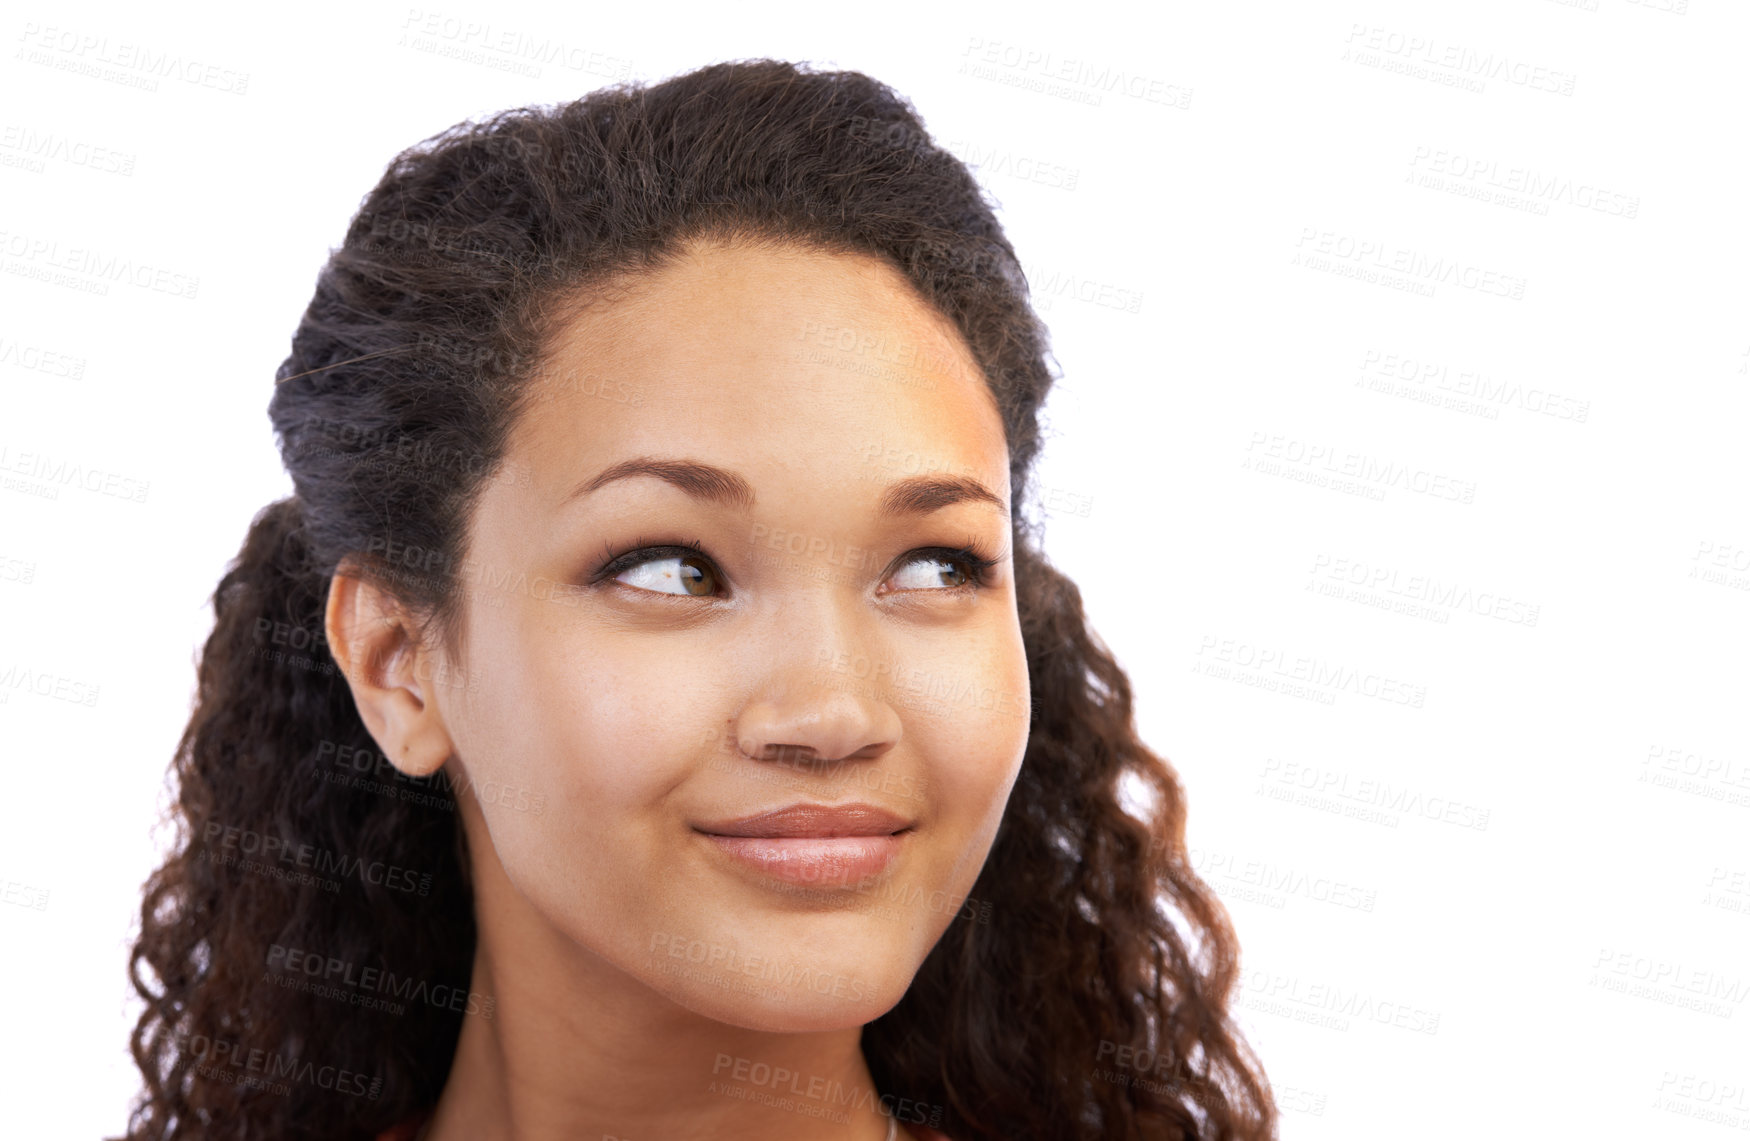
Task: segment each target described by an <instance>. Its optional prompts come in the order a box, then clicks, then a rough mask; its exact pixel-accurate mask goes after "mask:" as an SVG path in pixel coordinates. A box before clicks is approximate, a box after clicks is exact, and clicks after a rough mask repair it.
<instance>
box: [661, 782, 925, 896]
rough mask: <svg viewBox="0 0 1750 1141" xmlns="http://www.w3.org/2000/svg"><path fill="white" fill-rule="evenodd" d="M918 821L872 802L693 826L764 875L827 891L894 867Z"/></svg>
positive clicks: (860, 883)
mask: <svg viewBox="0 0 1750 1141" xmlns="http://www.w3.org/2000/svg"><path fill="white" fill-rule="evenodd" d="M915 829H916V823H915V822H914V821H911V820H908V819H906V818H905V817H903V816H900V815H899V814H897V813H895V812H890V811H888V810H887V809H884V808H880V807H877V806H875V805H872V804H813V803H806V804H792V805H789V806H787V807H784V808H779V809H774V810H771V811H766V812H759V813H755V814H753V815H751V816H743V817H740V818H738V819H733V820H721V821H716V822H713V823H708V824H696V825H694V826H693V830H694V831H695V832H698V833H699V834H700V835H702V836H704V837H705V838H706V839H707V840H709V841H710V842H711V846H712V847H713V848H715V849H716V850H717V851H718V852H720V853H722V854H723V855H725V856H727V857H729V858H730V859H731V860H732V861H734V862H735V863H736V864H738V865H740V866H741V868H742V869H744V870H746V871H751V872H753V873H755V874H756V875H757V876H759V877H760V878H762V879H768V880H777V881H780V882H783V883H787V884H795V885H799V886H803V887H813V888H822V889H832V888H857V887H864V886H867V885H868V884H869V883H870V882H872V881H874V880H875V879H876V878H878V877H879V876H881V874H882V873H883V872H885V871H887V870H888V869H889V868H891V867H892V866H893V864H894V862H895V860H897V859H898V858H899V856H900V854H901V852H902V851H903V850H904V849H905V848H906V847H907V841H906V837H907V836H908V835H910V834H911V833H912V832H913V831H914V830H915Z"/></svg>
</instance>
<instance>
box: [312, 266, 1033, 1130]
mask: <svg viewBox="0 0 1750 1141" xmlns="http://www.w3.org/2000/svg"><path fill="white" fill-rule="evenodd" d="M568 312H570V313H571V316H569V318H568V319H567V320H566V322H565V323H564V324H563V326H562V327H561V328H560V330H559V332H558V333H557V334H556V335H555V337H554V339H553V343H552V345H551V346H550V347H551V350H552V351H551V353H550V356H549V360H548V364H547V367H546V368H545V369H544V370H543V371H542V372H541V374H540V375H538V376H537V377H535V378H534V379H533V380H532V381H531V382H530V383H531V384H533V385H535V386H536V387H535V388H534V389H533V390H532V391H531V396H532V397H533V399H532V400H531V401H530V402H529V404H528V405H527V406H526V409H525V411H524V412H523V414H522V415H521V416H520V417H519V419H518V420H517V422H516V425H515V427H514V430H513V432H512V435H511V438H510V440H509V443H508V446H507V449H506V456H505V464H504V466H503V468H502V469H501V471H502V472H519V473H525V475H526V478H515V479H512V478H495V479H493V480H490V481H489V482H488V485H487V487H486V489H485V491H484V493H483V494H482V496H481V498H480V500H479V501H478V504H477V507H476V509H475V512H474V514H473V515H472V517H471V519H470V522H469V527H468V533H467V539H466V543H467V560H468V565H469V570H468V571H467V572H466V577H467V579H468V581H467V582H465V583H464V587H465V589H467V590H468V591H469V594H468V598H467V603H466V607H465V615H466V617H465V622H464V634H463V641H462V647H461V649H460V650H459V651H458V653H457V654H456V655H455V656H451V655H450V654H449V653H448V652H446V650H445V649H444V648H443V647H441V646H438V645H435V644H430V643H435V639H428V644H424V645H422V644H420V643H419V642H418V641H417V640H416V639H415V638H414V637H413V636H412V632H413V631H414V630H415V629H416V628H417V627H416V624H415V622H414V620H413V618H412V616H410V615H409V614H407V613H406V612H405V611H404V610H403V609H401V607H400V606H399V605H398V604H397V603H396V601H395V600H394V599H393V598H392V597H391V596H390V595H388V594H386V593H384V592H382V591H380V590H378V589H376V588H375V587H373V586H371V585H369V584H367V583H365V582H363V581H362V580H361V579H359V578H357V577H355V576H353V575H352V574H349V573H345V571H344V570H343V572H342V573H340V574H337V575H336V576H335V577H334V580H333V583H332V586H331V590H330V594H329V600H328V612H327V634H328V640H329V645H330V646H331V647H332V649H333V651H334V653H335V656H336V659H337V661H338V663H339V664H340V666H341V668H342V670H343V671H344V672H345V674H346V677H347V680H348V682H349V683H350V685H351V688H352V693H353V696H354V698H355V700H356V702H357V705H358V709H359V712H360V714H361V716H362V717H363V720H364V723H365V725H366V727H367V728H368V729H369V730H370V733H371V735H372V737H374V738H375V739H376V741H377V743H378V745H379V746H380V747H381V748H382V750H383V752H384V754H385V755H386V756H387V757H389V758H390V759H391V760H392V761H393V762H394V763H395V764H396V765H397V766H398V767H399V768H400V769H401V770H402V771H403V772H405V773H407V774H409V775H412V776H425V775H429V774H431V773H433V772H435V771H436V770H437V769H438V768H440V767H442V766H444V765H446V764H447V765H449V766H450V769H449V772H450V774H451V776H452V777H453V778H454V779H456V780H457V781H458V782H459V784H460V787H461V788H462V789H463V794H462V795H460V796H459V797H458V800H459V806H460V811H461V815H462V821H463V826H464V828H465V829H466V832H467V839H468V842H469V850H470V858H471V862H472V874H473V890H474V906H475V911H476V915H477V918H478V927H479V939H478V944H477V948H476V951H475V957H474V972H473V981H472V989H473V991H474V992H475V993H476V994H477V995H478V996H482V997H487V996H489V997H490V998H491V999H492V1005H493V1012H492V1014H491V1017H486V1016H485V1014H484V1013H482V1012H474V1013H469V1014H467V1015H466V1016H465V1017H464V1019H463V1023H462V1032H461V1038H460V1040H459V1042H458V1045H457V1049H456V1057H455V1063H454V1066H453V1068H452V1071H451V1073H450V1077H449V1080H448V1083H447V1084H446V1086H445V1087H444V1091H443V1095H442V1097H441V1099H440V1101H439V1103H438V1107H437V1111H436V1114H435V1115H434V1117H433V1119H432V1122H431V1126H430V1128H429V1129H428V1130H427V1132H426V1135H425V1136H426V1141H560V1139H564V1141H574V1139H576V1138H580V1137H588V1138H592V1139H594V1138H598V1137H616V1138H627V1139H631V1141H649V1139H652V1138H719V1139H730V1141H736V1139H747V1141H753V1139H756V1138H758V1139H761V1141H790V1139H794V1141H801V1139H804V1138H806V1139H810V1141H813V1139H818V1138H824V1137H831V1138H843V1139H844V1141H880V1139H881V1138H883V1137H885V1136H886V1131H887V1124H888V1122H887V1118H886V1116H884V1115H883V1113H882V1112H881V1111H880V1108H878V1103H877V1100H876V1098H877V1095H876V1093H875V1090H874V1086H873V1083H872V1081H871V1078H870V1075H869V1070H868V1067H867V1065H866V1064H865V1061H864V1058H863V1054H862V1049H861V1045H860V1036H861V1031H862V1028H863V1026H864V1024H866V1023H868V1022H870V1021H871V1020H873V1019H875V1018H877V1017H879V1016H880V1015H882V1014H884V1013H885V1012H887V1011H888V1010H890V1009H891V1008H892V1007H893V1006H894V1004H896V1003H897V1002H898V1001H899V999H900V998H901V997H902V996H903V995H904V993H905V991H906V989H907V987H908V986H910V984H911V981H912V978H913V976H914V975H915V974H916V972H917V970H918V968H919V966H920V965H921V964H922V962H923V960H924V957H925V956H926V955H927V954H928V953H929V951H930V949H931V948H932V947H933V946H934V945H935V944H936V943H937V941H938V940H939V939H940V937H941V936H942V934H943V932H944V931H945V930H946V929H947V927H948V925H949V924H950V923H952V922H968V921H969V920H968V919H967V918H965V917H964V915H965V912H966V911H968V910H970V908H969V907H965V906H963V901H965V899H966V896H967V893H968V892H970V890H971V888H972V885H973V883H974V881H975V880H976V878H977V877H978V874H979V871H980V870H981V868H982V867H983V864H984V862H985V858H986V856H987V855H988V854H989V851H990V847H991V844H992V842H993V840H994V839H995V836H996V831H997V827H998V825H999V823H1000V822H1001V819H1002V814H1003V809H1004V806H1005V805H1006V804H1007V801H1008V797H1009V793H1010V790H1011V789H1012V787H1013V785H1014V781H1015V778H1016V776H1017V774H1018V772H1019V769H1020V765H1021V759H1022V755H1023V752H1024V750H1025V747H1026V741H1027V726H1028V719H1029V700H1028V677H1027V666H1026V658H1025V654H1024V650H1023V647H1022V642H1021V630H1020V623H1019V619H1018V616H1017V612H1016V602H1015V591H1014V578H1013V565H1012V562H1011V561H1010V558H1009V555H1010V526H1009V519H1008V514H1007V506H1006V505H1007V504H1008V502H1009V498H1010V487H1009V478H1008V451H1007V446H1006V443H1005V440H1004V435H1003V427H1002V421H1001V418H1000V417H999V415H998V412H997V408H996V404H995V399H994V397H993V396H992V394H991V393H990V391H989V388H988V386H987V384H986V382H985V380H984V377H983V375H982V373H981V371H980V370H979V368H978V366H977V364H976V362H975V361H974V360H973V358H972V355H971V353H970V351H969V350H968V348H967V347H966V344H965V342H964V340H963V339H962V338H961V337H960V335H959V333H958V331H957V330H955V328H954V327H953V325H952V323H951V322H949V321H948V320H947V319H946V318H945V317H943V316H942V315H941V314H940V313H938V312H937V311H936V310H935V309H934V308H932V307H931V306H930V305H928V304H927V303H925V302H924V301H923V300H921V299H920V298H919V297H918V296H917V294H916V293H915V292H913V290H912V288H911V286H910V284H909V282H908V281H907V280H906V279H905V277H904V276H903V275H902V274H901V273H900V272H899V271H898V270H896V269H894V268H892V267H891V266H889V265H887V264H886V263H885V262H882V261H880V260H879V259H875V258H872V257H866V256H862V255H851V254H841V253H824V252H820V251H815V250H807V249H801V248H797V247H792V246H779V247H774V246H769V245H768V246H766V247H764V248H760V247H755V246H752V245H737V246H729V245H723V244H719V243H704V244H696V245H694V246H692V247H690V248H689V250H688V252H687V254H686V256H685V257H684V258H683V259H682V260H681V261H679V262H678V263H676V264H673V265H670V266H668V267H665V268H663V269H660V270H657V271H655V272H652V273H648V274H646V275H644V276H641V277H637V278H635V279H633V280H632V281H631V282H630V283H629V288H627V289H625V290H622V291H617V292H616V293H614V294H613V295H612V296H611V297H609V298H606V299H602V300H598V301H597V302H595V303H592V304H590V305H588V306H586V307H578V308H577V309H576V310H575V311H568ZM637 460H660V461H663V462H665V463H668V464H669V465H670V466H668V467H665V468H661V469H660V471H658V472H657V473H655V474H652V473H650V472H642V473H639V472H633V473H631V474H623V477H622V478H611V479H608V480H607V481H606V482H601V481H600V480H599V479H598V477H603V476H604V475H612V474H614V470H615V469H616V467H617V465H621V464H622V463H624V462H626V461H637ZM676 461H686V462H688V463H691V464H698V465H709V467H710V468H711V469H716V470H715V471H704V472H703V473H701V471H700V470H699V469H691V468H685V467H682V466H676ZM618 470H619V471H620V472H621V473H625V472H626V471H627V470H628V469H625V468H618ZM664 473H666V474H664ZM908 481H911V482H910V483H909V484H908ZM918 481H926V482H927V483H928V485H927V486H922V487H920V486H919V482H918ZM929 481H933V482H929ZM592 482H595V483H597V484H598V486H595V487H594V488H593V489H589V487H590V484H591V483H592ZM974 484H976V485H981V486H982V489H983V490H984V491H987V492H988V493H989V499H990V500H994V501H995V502H991V501H989V500H987V499H985V498H983V497H981V496H980V495H978V494H977V488H975V487H974ZM907 487H909V488H910V490H911V491H913V493H914V495H913V498H912V502H911V503H910V509H909V510H908V509H901V508H897V507H896V508H895V509H894V510H891V511H889V510H884V508H887V507H890V506H893V505H894V501H895V500H896V499H897V496H896V492H897V491H902V490H905V489H906V488H907ZM695 541H696V542H697V543H698V544H699V546H700V547H701V548H702V550H703V552H704V554H703V555H698V554H695V553H693V552H691V551H681V552H678V553H677V552H673V551H667V552H664V551H657V552H652V553H650V554H649V556H648V557H647V558H645V561H643V562H642V563H640V564H638V565H636V566H630V567H627V568H625V569H623V570H619V571H615V572H614V573H613V574H611V575H610V576H608V577H601V576H599V575H598V573H597V572H598V571H599V570H600V569H601V567H602V566H603V564H605V563H606V562H607V561H608V556H610V555H618V554H621V553H624V552H627V551H631V550H637V549H641V548H646V547H661V546H673V545H684V544H687V543H690V542H695ZM965 547H971V548H972V549H974V550H976V551H978V553H980V554H983V555H986V556H991V557H995V558H996V559H997V560H998V561H997V562H996V563H995V565H994V566H992V567H991V568H990V569H989V571H988V572H986V573H987V575H988V581H987V583H986V584H985V585H983V586H977V585H974V584H973V580H972V578H971V576H970V575H969V574H968V570H969V568H968V566H967V565H966V564H965V563H963V562H961V561H959V560H958V559H957V558H956V557H955V556H952V555H951V554H946V553H944V549H946V550H947V551H950V552H951V551H954V550H958V549H960V548H965ZM798 801H813V802H850V801H858V802H864V803H870V804H874V805H877V806H880V807H883V808H887V809H890V810H892V811H895V812H897V813H899V814H900V815H902V816H904V817H905V818H906V819H908V820H910V821H912V822H913V825H914V827H913V830H912V831H911V832H910V833H908V834H906V835H905V836H904V837H903V839H902V842H901V850H900V853H899V856H898V858H897V860H896V861H895V862H894V864H892V865H891V866H890V867H889V868H888V869H887V871H886V872H885V873H884V874H883V876H882V877H881V878H879V879H878V880H875V881H864V882H861V883H857V884H843V883H840V884H832V883H828V884H824V885H822V886H819V887H808V888H798V887H797V886H796V885H792V884H783V883H779V882H777V881H775V880H772V879H771V878H769V877H767V876H765V875H763V874H761V873H759V872H756V871H753V870H751V869H749V868H747V867H745V866H744V865H742V864H740V863H737V862H735V861H732V860H730V859H728V858H727V857H725V856H724V854H723V853H722V852H721V851H720V850H719V849H718V847H717V845H715V844H714V843H713V842H712V841H710V840H708V839H707V838H706V837H705V836H704V835H703V834H701V832H699V831H698V830H697V826H698V825H700V824H702V823H705V822H710V821H721V820H725V819H730V818H736V817H742V816H747V815H751V814H753V813H756V812H759V811H763V810H767V809H772V808H778V807H782V806H785V805H789V804H793V803H796V802H798ZM971 905H972V906H975V905H976V901H971ZM957 916H959V917H957ZM785 1072H787V1073H785ZM894 1092H895V1093H898V1094H903V1093H904V1092H905V1091H894ZM765 1095H770V1097H771V1098H773V1099H777V1098H785V1097H787V1098H790V1099H791V1100H792V1101H793V1103H794V1104H795V1105H797V1106H800V1107H802V1108H800V1109H790V1108H785V1107H781V1106H774V1105H768V1104H764V1103H763V1101H762V1100H761V1099H762V1097H764V1096H765ZM884 1108H885V1109H886V1110H887V1111H888V1112H890V1113H892V1114H894V1115H895V1116H897V1117H898V1119H899V1122H900V1127H901V1128H900V1134H899V1135H900V1136H901V1137H906V1136H911V1133H910V1131H909V1130H908V1129H907V1128H906V1126H907V1125H908V1124H909V1123H911V1122H919V1121H926V1120H928V1118H929V1115H930V1114H931V1113H933V1112H935V1107H932V1106H919V1105H916V1104H915V1103H910V1102H905V1103H899V1102H895V1101H894V1100H893V1099H892V1098H890V1099H889V1100H888V1101H887V1102H886V1103H885V1106H884ZM817 1114H818V1115H817ZM829 1114H830V1116H827V1115H829ZM835 1118H837V1119H838V1120H835ZM846 1118H848V1120H846Z"/></svg>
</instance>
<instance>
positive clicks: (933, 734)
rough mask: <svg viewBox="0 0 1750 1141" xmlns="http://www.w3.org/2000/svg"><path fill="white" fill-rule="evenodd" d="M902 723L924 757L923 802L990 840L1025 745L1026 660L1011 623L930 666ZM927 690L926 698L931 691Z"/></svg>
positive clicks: (974, 640)
mask: <svg viewBox="0 0 1750 1141" xmlns="http://www.w3.org/2000/svg"><path fill="white" fill-rule="evenodd" d="M930 682H931V684H930V686H929V687H928V688H926V690H925V692H924V693H923V694H921V695H920V694H916V693H913V694H912V695H911V697H910V698H908V700H909V701H910V702H911V703H912V705H913V714H912V716H911V717H910V718H909V720H910V722H911V725H912V730H911V731H912V733H913V735H914V736H916V737H917V738H919V740H918V741H917V744H918V745H920V746H921V748H920V752H921V753H922V754H923V755H924V756H925V757H926V758H927V759H928V762H929V771H928V774H927V779H928V780H929V782H930V785H931V792H930V797H929V799H930V801H931V802H932V805H933V807H934V809H935V811H936V812H938V813H941V814H942V815H943V816H944V818H949V817H952V818H953V819H954V820H955V823H956V824H957V826H960V827H965V828H968V829H972V830H973V831H974V832H975V833H978V834H981V835H982V836H983V838H984V839H985V840H986V841H988V840H989V839H990V838H991V837H994V835H995V833H996V828H997V825H998V824H999V823H1000V822H1001V820H1002V814H1003V808H1004V806H1005V805H1006V804H1007V802H1008V795H1009V790H1010V789H1011V788H1012V787H1013V786H1014V782H1015V777H1016V775H1017V774H1018V773H1019V772H1020V767H1021V758H1022V755H1023V753H1024V752H1025V751H1026V746H1027V727H1028V720H1029V715H1030V703H1029V695H1028V689H1027V658H1026V651H1025V648H1024V646H1023V645H1022V642H1021V633H1020V628H1019V626H1018V625H1011V626H1008V627H999V628H998V629H995V630H993V631H992V632H991V634H990V635H989V636H988V637H984V638H977V639H972V640H970V641H969V642H968V643H966V645H965V649H964V652H960V653H957V654H956V655H955V657H954V658H953V659H951V660H949V661H944V662H939V663H937V664H936V665H934V666H933V667H932V672H931V677H930ZM932 690H933V691H934V692H933V694H932V692H931V691H932Z"/></svg>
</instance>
